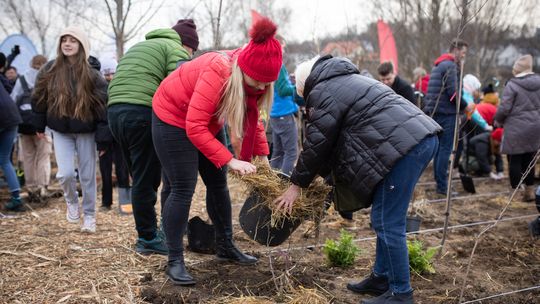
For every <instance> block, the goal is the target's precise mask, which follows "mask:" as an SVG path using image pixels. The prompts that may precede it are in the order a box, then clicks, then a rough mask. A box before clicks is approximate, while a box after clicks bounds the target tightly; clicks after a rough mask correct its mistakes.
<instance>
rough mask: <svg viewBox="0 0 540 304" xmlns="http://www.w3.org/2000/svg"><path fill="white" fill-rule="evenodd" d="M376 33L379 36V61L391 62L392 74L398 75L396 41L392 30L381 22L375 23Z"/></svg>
mask: <svg viewBox="0 0 540 304" xmlns="http://www.w3.org/2000/svg"><path fill="white" fill-rule="evenodd" d="M377 32H378V34H379V50H380V61H381V63H383V62H385V61H391V62H392V64H393V65H394V73H395V74H397V73H398V54H397V49H396V41H395V40H394V35H393V34H392V29H390V26H388V24H387V23H385V22H384V21H382V20H379V21H378V22H377Z"/></svg>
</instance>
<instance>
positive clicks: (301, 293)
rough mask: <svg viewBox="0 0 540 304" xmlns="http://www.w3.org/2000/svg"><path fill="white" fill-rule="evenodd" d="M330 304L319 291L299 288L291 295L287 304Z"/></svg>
mask: <svg viewBox="0 0 540 304" xmlns="http://www.w3.org/2000/svg"><path fill="white" fill-rule="evenodd" d="M326 303H330V300H329V299H327V298H326V297H325V296H324V295H323V294H322V293H321V292H320V291H319V290H317V289H311V288H304V287H302V286H299V287H298V289H296V290H294V291H293V293H292V295H291V300H289V301H287V304H326Z"/></svg>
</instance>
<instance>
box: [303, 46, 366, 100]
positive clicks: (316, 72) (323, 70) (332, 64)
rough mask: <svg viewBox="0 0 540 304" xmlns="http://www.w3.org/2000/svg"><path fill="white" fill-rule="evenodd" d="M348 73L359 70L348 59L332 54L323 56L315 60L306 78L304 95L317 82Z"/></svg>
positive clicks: (356, 72) (357, 72) (307, 94)
mask: <svg viewBox="0 0 540 304" xmlns="http://www.w3.org/2000/svg"><path fill="white" fill-rule="evenodd" d="M348 74H360V71H359V70H358V68H357V67H356V66H355V65H354V64H352V63H351V62H350V61H349V60H348V59H345V58H339V57H336V58H334V57H332V55H326V56H323V57H321V58H319V60H317V61H316V62H315V64H314V65H313V68H312V70H311V73H310V74H309V76H308V78H307V79H306V85H305V88H304V96H305V97H307V96H309V92H310V91H311V89H312V88H313V87H314V86H315V85H316V84H317V83H319V82H321V81H324V80H328V79H330V78H333V77H337V76H342V75H348Z"/></svg>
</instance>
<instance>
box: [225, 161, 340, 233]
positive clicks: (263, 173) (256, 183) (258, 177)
mask: <svg viewBox="0 0 540 304" xmlns="http://www.w3.org/2000/svg"><path fill="white" fill-rule="evenodd" d="M253 164H254V165H255V166H257V172H256V173H253V174H247V175H243V176H241V175H238V174H235V173H234V172H233V173H232V177H233V178H235V179H239V180H241V181H242V182H244V183H245V184H246V185H247V188H248V191H249V192H252V191H256V192H258V193H259V195H260V197H261V198H262V200H263V203H264V204H266V206H267V207H268V208H269V209H270V210H271V211H272V226H277V225H279V223H282V222H283V220H285V219H290V220H293V221H294V220H296V219H313V220H315V221H317V219H320V217H321V216H322V214H323V211H324V200H325V198H326V196H327V195H328V192H330V189H331V187H330V186H328V185H327V184H325V183H324V181H323V179H322V178H320V177H319V178H316V179H315V180H314V181H313V182H312V183H311V185H310V186H309V187H308V188H307V189H302V190H301V193H300V196H299V197H298V198H297V199H296V201H295V202H294V205H293V208H292V212H291V213H290V214H289V213H286V211H285V210H283V209H277V208H276V204H275V203H274V200H276V199H277V198H278V197H279V196H281V195H282V194H283V193H284V192H285V191H286V190H287V189H288V188H289V186H290V185H291V183H290V182H289V181H288V180H286V179H284V178H281V177H280V176H279V175H278V172H277V171H275V170H273V169H272V168H270V167H269V166H268V164H267V163H265V162H262V161H255V162H254V163H253Z"/></svg>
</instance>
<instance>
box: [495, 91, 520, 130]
mask: <svg viewBox="0 0 540 304" xmlns="http://www.w3.org/2000/svg"><path fill="white" fill-rule="evenodd" d="M515 99H516V91H515V90H514V88H513V84H512V82H511V81H509V82H508V84H507V85H506V87H505V88H504V91H503V95H502V99H501V104H500V105H499V107H498V108H497V112H496V113H495V117H494V118H493V120H495V121H496V122H497V123H498V124H499V126H501V127H502V126H504V122H505V120H506V118H507V117H508V115H510V113H511V112H512V108H513V107H514V100H515Z"/></svg>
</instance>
